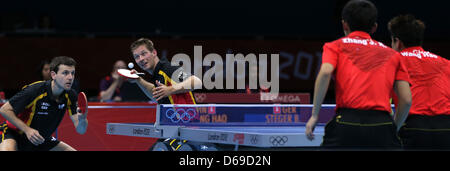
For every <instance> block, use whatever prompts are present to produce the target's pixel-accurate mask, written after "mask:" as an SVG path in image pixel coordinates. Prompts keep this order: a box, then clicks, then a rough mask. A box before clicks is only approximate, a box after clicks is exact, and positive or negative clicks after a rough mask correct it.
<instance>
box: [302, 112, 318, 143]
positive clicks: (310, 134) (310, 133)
mask: <svg viewBox="0 0 450 171" xmlns="http://www.w3.org/2000/svg"><path fill="white" fill-rule="evenodd" d="M318 120H319V119H318V118H317V116H311V117H310V118H309V120H308V122H307V123H306V130H305V134H306V137H307V138H308V139H309V140H311V141H312V140H314V129H315V128H316V124H317V121H318Z"/></svg>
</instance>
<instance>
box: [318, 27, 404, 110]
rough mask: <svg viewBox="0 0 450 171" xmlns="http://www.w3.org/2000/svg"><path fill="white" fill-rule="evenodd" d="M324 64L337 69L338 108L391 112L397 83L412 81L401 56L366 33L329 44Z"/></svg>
mask: <svg viewBox="0 0 450 171" xmlns="http://www.w3.org/2000/svg"><path fill="white" fill-rule="evenodd" d="M323 63H329V64H331V65H333V67H334V68H335V70H334V72H333V76H334V78H335V79H336V87H335V89H336V108H353V109H361V110H381V111H387V112H391V107H390V103H389V99H390V95H391V94H390V92H391V91H392V90H393V87H394V81H395V80H404V81H408V82H409V76H408V73H407V71H406V68H405V66H404V65H403V64H402V62H401V56H400V54H399V53H398V52H396V51H395V50H393V49H391V48H389V47H387V46H386V45H384V44H382V43H381V42H378V41H375V40H373V39H372V38H371V37H370V35H369V34H368V33H366V32H362V31H354V32H352V33H350V34H349V35H347V36H346V37H343V38H340V39H338V40H335V41H333V42H329V43H325V45H324V46H323V54H322V64H323Z"/></svg>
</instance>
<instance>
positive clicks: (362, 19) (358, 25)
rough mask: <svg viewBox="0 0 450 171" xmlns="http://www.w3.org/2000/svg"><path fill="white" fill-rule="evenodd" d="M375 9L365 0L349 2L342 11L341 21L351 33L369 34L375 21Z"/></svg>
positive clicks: (376, 13)
mask: <svg viewBox="0 0 450 171" xmlns="http://www.w3.org/2000/svg"><path fill="white" fill-rule="evenodd" d="M377 15H378V12H377V8H376V7H375V5H374V4H373V3H372V2H370V1H366V0H351V1H349V2H348V3H347V4H345V6H344V9H343V10H342V19H343V20H344V21H345V22H347V24H348V26H349V27H350V30H351V31H356V30H358V31H365V32H367V33H370V31H371V29H372V27H373V26H374V25H375V23H376V21H377Z"/></svg>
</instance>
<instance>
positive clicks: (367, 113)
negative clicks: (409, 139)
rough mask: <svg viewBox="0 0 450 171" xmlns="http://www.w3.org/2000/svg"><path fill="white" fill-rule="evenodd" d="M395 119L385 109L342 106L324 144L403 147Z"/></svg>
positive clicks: (329, 124)
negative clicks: (359, 108)
mask: <svg viewBox="0 0 450 171" xmlns="http://www.w3.org/2000/svg"><path fill="white" fill-rule="evenodd" d="M396 128H397V127H396V125H395V123H394V120H393V119H392V117H391V116H390V115H389V113H388V112H385V111H376V110H358V109H345V108H342V109H338V110H337V113H336V115H335V116H334V118H333V119H332V120H331V121H330V122H328V123H327V125H326V126H325V135H324V137H323V142H322V147H324V148H338V149H380V148H381V149H401V141H400V138H399V137H398V136H397V129H396Z"/></svg>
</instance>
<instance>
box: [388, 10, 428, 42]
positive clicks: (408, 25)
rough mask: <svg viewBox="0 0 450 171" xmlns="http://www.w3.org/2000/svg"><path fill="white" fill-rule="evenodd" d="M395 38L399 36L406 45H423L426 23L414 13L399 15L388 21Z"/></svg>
mask: <svg viewBox="0 0 450 171" xmlns="http://www.w3.org/2000/svg"><path fill="white" fill-rule="evenodd" d="M388 30H389V32H391V36H392V37H393V38H398V39H400V40H401V41H402V42H403V45H405V46H406V47H411V46H422V43H423V34H424V32H425V24H424V23H423V22H422V21H420V20H417V19H416V18H415V17H414V16H413V15H411V14H407V15H399V16H397V17H394V18H392V19H391V21H389V23H388Z"/></svg>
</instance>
